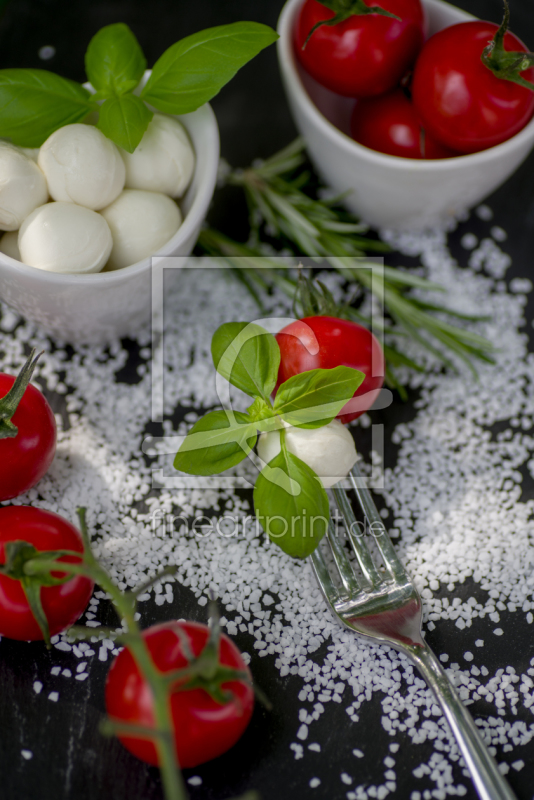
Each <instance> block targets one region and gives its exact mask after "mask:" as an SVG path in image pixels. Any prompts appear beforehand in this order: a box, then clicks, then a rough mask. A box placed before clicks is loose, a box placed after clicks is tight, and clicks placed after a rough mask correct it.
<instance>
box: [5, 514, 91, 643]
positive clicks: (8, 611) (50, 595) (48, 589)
mask: <svg viewBox="0 0 534 800" xmlns="http://www.w3.org/2000/svg"><path fill="white" fill-rule="evenodd" d="M17 541H20V542H27V543H28V544H30V545H33V547H34V548H35V550H36V551H38V552H43V551H47V550H49V551H56V550H73V551H75V552H79V553H80V554H82V553H83V542H82V538H81V536H80V533H79V532H78V530H77V529H76V528H75V527H74V525H71V523H70V522H68V520H66V519H63V517H60V516H59V515H58V514H54V513H53V512H52V511H45V510H44V509H42V508H34V507H32V506H3V507H2V508H0V565H5V563H6V549H5V548H6V545H7V544H8V543H9V542H17ZM61 560H63V561H66V562H71V563H74V562H75V561H76V559H75V557H74V556H64V557H62V559H61ZM53 575H55V576H56V577H62V575H61V573H60V572H58V573H57V575H56V573H53ZM35 580H36V583H37V584H38V583H39V581H38V580H37V579H35ZM93 588H94V582H93V581H92V580H90V578H86V577H84V576H81V575H75V576H73V577H72V578H70V580H68V581H66V582H65V583H61V584H59V585H56V586H41V587H40V598H41V604H42V608H43V611H44V614H45V617H46V619H47V621H48V628H49V632H50V636H54V635H55V634H56V633H59V632H60V631H62V630H65V628H68V627H69V626H70V625H72V624H73V623H74V622H76V620H77V619H78V618H79V617H80V616H81V615H82V614H83V612H84V611H85V609H86V607H87V604H88V602H89V599H90V597H91V594H92V592H93ZM0 635H1V636H7V637H8V638H9V639H20V640H23V641H35V640H39V639H43V638H44V635H43V631H42V630H41V628H40V627H39V624H38V623H37V621H36V619H35V616H34V614H33V612H32V610H31V608H30V604H29V601H28V598H27V595H26V592H25V590H24V588H23V586H22V583H21V581H20V580H17V579H15V578H13V577H8V576H7V575H3V574H1V573H0Z"/></svg>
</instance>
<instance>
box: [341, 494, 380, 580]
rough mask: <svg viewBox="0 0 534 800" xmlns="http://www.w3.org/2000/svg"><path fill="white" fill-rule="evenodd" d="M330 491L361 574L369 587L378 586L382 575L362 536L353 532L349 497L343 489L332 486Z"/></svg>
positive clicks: (355, 523) (354, 522)
mask: <svg viewBox="0 0 534 800" xmlns="http://www.w3.org/2000/svg"><path fill="white" fill-rule="evenodd" d="M332 491H333V492H334V497H335V498H336V502H337V504H338V506H339V509H340V511H341V513H342V514H343V518H344V520H345V524H346V526H347V533H348V535H349V538H350V541H351V543H352V547H353V549H354V552H355V553H356V558H357V559H358V563H359V565H360V569H361V571H362V573H363V576H364V578H365V580H366V582H367V583H368V584H369V586H370V587H371V588H372V587H374V586H378V584H379V583H382V580H383V577H382V575H380V573H379V572H378V570H377V568H376V567H375V563H374V561H373V557H372V556H371V553H370V552H369V549H368V547H367V544H366V542H365V541H364V539H363V537H362V536H358V535H357V534H356V533H355V530H356V528H357V521H356V517H355V516H354V511H353V510H352V506H351V504H350V502H349V498H348V497H347V494H346V492H345V490H344V489H341V488H339V487H335V486H334V487H333V490H332Z"/></svg>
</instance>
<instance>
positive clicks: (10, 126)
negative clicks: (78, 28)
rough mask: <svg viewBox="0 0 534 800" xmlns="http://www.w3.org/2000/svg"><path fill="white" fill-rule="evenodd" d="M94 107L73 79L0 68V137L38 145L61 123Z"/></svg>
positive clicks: (77, 119)
mask: <svg viewBox="0 0 534 800" xmlns="http://www.w3.org/2000/svg"><path fill="white" fill-rule="evenodd" d="M93 108H94V104H93V102H92V100H91V95H90V93H89V92H88V91H87V89H84V87H83V86H82V85H81V84H79V83H76V82H75V81H71V80H68V79H67V78H62V77H61V76H60V75H55V74H54V73H53V72H48V71H47V70H45V69H2V70H0V137H4V138H8V139H11V141H12V142H13V144H16V145H19V146H20V147H40V146H41V145H42V144H43V142H44V141H46V139H48V137H49V136H50V134H51V133H54V131H57V129H58V128H61V127H62V126H63V125H69V124H71V123H73V122H81V120H83V119H84V118H85V117H86V116H87V115H88V114H89V112H90V111H92V110H93Z"/></svg>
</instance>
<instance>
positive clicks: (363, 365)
mask: <svg viewBox="0 0 534 800" xmlns="http://www.w3.org/2000/svg"><path fill="white" fill-rule="evenodd" d="M276 341H277V342H278V345H279V347H280V355H281V361H280V369H279V371H278V383H277V387H276V388H278V386H279V385H280V384H281V383H283V382H284V381H287V379H288V378H291V377H293V375H298V374H299V373H300V372H307V371H308V370H310V369H333V368H334V367H339V366H345V367H353V368H354V369H359V370H361V372H363V373H365V380H364V381H363V383H362V385H361V386H360V388H359V389H358V390H357V392H356V393H355V395H354V398H353V399H352V400H349V402H348V403H347V404H346V405H345V406H344V407H343V408H342V409H341V411H340V413H339V414H338V419H340V420H341V421H342V422H350V421H351V420H353V419H356V418H357V417H359V416H361V415H362V414H363V413H365V411H368V410H369V409H370V408H371V406H372V405H373V403H374V402H375V400H376V399H377V397H378V395H379V393H380V389H381V388H382V384H383V383H384V375H385V362H384V353H383V352H382V348H381V347H380V344H379V342H378V341H377V339H376V338H375V337H374V336H373V334H372V333H371V332H370V331H368V330H367V328H364V327H362V325H358V324H357V323H356V322H351V321H350V320H345V319H337V318H336V317H304V319H299V320H296V321H295V322H292V323H290V324H289V325H287V326H286V327H285V328H283V329H282V330H281V331H280V332H279V333H277V334H276Z"/></svg>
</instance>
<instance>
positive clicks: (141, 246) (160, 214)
mask: <svg viewBox="0 0 534 800" xmlns="http://www.w3.org/2000/svg"><path fill="white" fill-rule="evenodd" d="M100 213H101V214H102V216H103V217H104V219H105V220H106V222H107V223H108V225H109V227H110V230H111V235H112V236H113V249H112V251H111V256H110V258H109V262H108V266H107V268H108V269H110V270H114V269H122V267H128V266H129V265H130V264H135V263H137V261H141V260H142V259H143V258H147V257H148V256H153V255H154V254H155V253H156V252H157V251H158V250H159V249H160V247H162V246H163V245H164V244H165V243H166V242H168V241H169V239H171V238H172V237H173V236H174V234H175V233H176V231H177V230H178V228H179V227H180V225H181V223H182V215H181V213H180V209H179V208H178V206H177V205H176V203H175V202H174V200H171V198H170V197H167V195H165V194H160V193H158V192H141V191H137V190H136V189H125V190H124V192H123V193H122V194H121V195H119V197H117V199H116V200H115V202H114V203H111V205H109V206H108V207H107V208H104V209H102V211H101V212H100Z"/></svg>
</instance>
